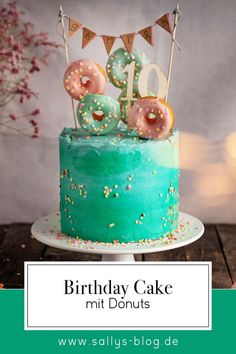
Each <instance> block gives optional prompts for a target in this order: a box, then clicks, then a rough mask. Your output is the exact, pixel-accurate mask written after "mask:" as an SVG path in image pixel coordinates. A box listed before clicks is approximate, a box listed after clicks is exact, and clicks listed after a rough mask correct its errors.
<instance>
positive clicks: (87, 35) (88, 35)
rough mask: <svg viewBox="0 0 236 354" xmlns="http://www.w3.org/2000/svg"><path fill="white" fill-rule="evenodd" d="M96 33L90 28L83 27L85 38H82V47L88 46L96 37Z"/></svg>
mask: <svg viewBox="0 0 236 354" xmlns="http://www.w3.org/2000/svg"><path fill="white" fill-rule="evenodd" d="M96 35H97V34H96V33H95V32H93V31H91V30H90V29H89V28H87V27H84V28H83V38H82V49H83V48H85V47H86V45H88V44H89V42H91V41H92V40H93V39H94V38H95V37H96Z"/></svg>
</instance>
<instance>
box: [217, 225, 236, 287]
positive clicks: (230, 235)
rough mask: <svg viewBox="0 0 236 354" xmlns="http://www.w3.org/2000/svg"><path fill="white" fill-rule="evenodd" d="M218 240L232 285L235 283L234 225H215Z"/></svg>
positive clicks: (235, 234)
mask: <svg viewBox="0 0 236 354" xmlns="http://www.w3.org/2000/svg"><path fill="white" fill-rule="evenodd" d="M216 229H217V231H218V236H219V240H220V243H221V247H222V249H223V253H224V256H225V259H226V263H227V266H228V270H229V274H230V277H231V280H232V282H233V283H235V282H236V225H216Z"/></svg>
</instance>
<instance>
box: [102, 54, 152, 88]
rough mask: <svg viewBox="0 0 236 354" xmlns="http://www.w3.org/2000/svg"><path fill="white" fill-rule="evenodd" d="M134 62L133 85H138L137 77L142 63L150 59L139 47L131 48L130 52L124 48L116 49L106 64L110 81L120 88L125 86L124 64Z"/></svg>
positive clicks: (125, 73) (142, 65)
mask: <svg viewBox="0 0 236 354" xmlns="http://www.w3.org/2000/svg"><path fill="white" fill-rule="evenodd" d="M133 61H134V62H135V71H134V86H138V78H139V75H140V72H141V70H142V68H143V67H144V65H146V64H149V63H150V61H149V60H148V58H147V57H146V55H145V54H144V53H143V52H142V51H141V50H139V49H133V51H132V52H131V53H129V52H127V50H125V49H124V48H119V49H117V50H116V51H115V52H114V53H112V54H111V55H110V56H109V58H108V62H107V65H106V71H107V76H108V78H109V80H110V82H111V83H112V84H113V85H114V86H115V87H118V88H120V89H124V88H126V86H127V72H125V71H124V70H125V67H126V65H128V64H130V63H132V62H133Z"/></svg>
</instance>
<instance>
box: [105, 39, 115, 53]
mask: <svg viewBox="0 0 236 354" xmlns="http://www.w3.org/2000/svg"><path fill="white" fill-rule="evenodd" d="M102 40H103V43H104V45H105V48H106V51H107V54H108V55H109V54H110V52H111V50H112V47H113V44H114V43H115V40H116V37H113V36H105V35H103V36H102Z"/></svg>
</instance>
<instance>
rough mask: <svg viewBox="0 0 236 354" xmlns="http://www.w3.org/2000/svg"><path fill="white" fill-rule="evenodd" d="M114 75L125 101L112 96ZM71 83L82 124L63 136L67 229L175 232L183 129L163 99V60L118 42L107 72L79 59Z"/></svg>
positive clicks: (110, 237)
mask: <svg viewBox="0 0 236 354" xmlns="http://www.w3.org/2000/svg"><path fill="white" fill-rule="evenodd" d="M131 47H132V46H131ZM110 49H111V48H110ZM153 69H154V71H156V74H157V75H158V79H160V77H159V76H160V75H161V80H160V82H159V86H160V87H159V92H161V93H162V96H158V95H157V96H155V94H154V93H153V92H152V91H150V90H149V88H148V73H149V74H150V73H151V72H152V71H153ZM142 73H144V74H142ZM141 74H142V75H141ZM108 80H109V81H110V83H111V84H112V85H113V86H114V87H116V89H117V90H118V91H121V92H119V97H118V99H117V100H116V99H114V98H113V97H111V96H109V95H107V94H106V88H107V81H108ZM64 87H65V89H66V91H67V93H68V94H69V95H70V96H71V97H72V98H73V99H74V100H77V101H78V105H77V110H76V116H77V120H78V123H79V128H78V129H77V124H75V126H76V129H72V128H64V130H63V131H62V133H61V135H60V212H61V231H62V233H64V234H66V235H68V236H70V237H73V238H81V239H84V240H91V241H95V242H114V243H118V242H138V241H141V240H146V239H156V238H160V237H162V236H164V235H166V234H169V233H171V232H172V231H174V230H175V229H176V228H177V226H178V201H179V197H178V188H179V185H178V182H179V156H178V152H179V147H178V132H177V131H176V130H175V129H173V124H174V113H173V110H172V108H171V107H170V105H169V104H168V103H167V102H166V100H165V99H163V95H164V96H165V97H166V96H167V91H166V88H167V78H165V75H164V73H163V72H161V70H160V68H159V66H158V65H156V64H150V60H149V59H148V58H147V57H146V55H145V53H143V52H142V51H140V50H138V49H132V51H131V48H128V49H127V48H118V49H117V50H115V51H114V52H113V53H112V54H111V55H110V56H109V58H108V61H107V65H106V73H105V71H104V70H103V68H102V67H101V66H100V65H98V64H96V63H95V62H94V61H93V60H91V59H78V60H76V61H74V62H72V63H71V64H70V65H69V66H68V67H67V69H66V71H65V74H64ZM147 95H150V96H147Z"/></svg>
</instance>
